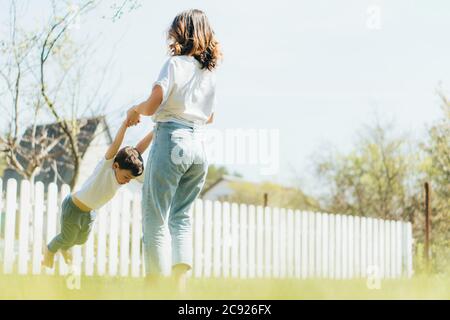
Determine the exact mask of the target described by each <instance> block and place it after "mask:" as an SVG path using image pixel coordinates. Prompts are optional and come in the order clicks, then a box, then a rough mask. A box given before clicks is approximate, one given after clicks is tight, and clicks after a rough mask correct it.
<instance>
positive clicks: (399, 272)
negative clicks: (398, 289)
mask: <svg viewBox="0 0 450 320" xmlns="http://www.w3.org/2000/svg"><path fill="white" fill-rule="evenodd" d="M395 227H396V248H395V267H396V272H395V277H396V278H399V277H401V276H402V231H403V230H402V222H401V221H396V222H395Z"/></svg>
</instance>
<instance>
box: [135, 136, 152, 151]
mask: <svg viewBox="0 0 450 320" xmlns="http://www.w3.org/2000/svg"><path fill="white" fill-rule="evenodd" d="M152 140H153V131H150V133H149V134H147V135H146V136H145V137H144V138H143V139H142V140H141V141H139V143H138V144H137V145H136V149H137V151H139V152H140V153H141V154H143V153H144V152H145V150H147V148H148V146H149V145H150V143H151V142H152Z"/></svg>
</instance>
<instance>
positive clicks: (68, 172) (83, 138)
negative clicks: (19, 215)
mask: <svg viewBox="0 0 450 320" xmlns="http://www.w3.org/2000/svg"><path fill="white" fill-rule="evenodd" d="M100 124H103V127H104V128H105V131H106V132H104V133H105V134H106V135H107V139H108V140H109V142H111V141H112V137H111V133H110V131H109V127H108V125H107V123H106V120H105V117H104V116H99V117H92V118H81V119H77V126H76V127H77V128H79V132H78V134H77V141H78V150H79V152H80V155H81V158H83V157H84V155H85V153H86V151H87V150H88V147H89V145H90V143H91V142H92V141H93V140H94V138H95V135H96V133H97V129H98V127H99V125H100ZM32 137H33V127H31V126H30V127H28V128H27V129H26V130H25V133H24V134H23V136H22V139H21V141H20V147H21V148H20V149H21V150H20V153H21V154H19V155H18V156H17V159H18V161H19V162H20V164H21V165H22V166H24V167H26V166H28V164H29V157H27V154H31V153H33V152H36V153H39V152H41V151H42V149H44V148H47V147H48V146H49V143H50V142H51V141H55V139H59V141H58V143H57V144H56V145H55V146H54V147H52V148H51V149H50V150H49V151H48V154H49V155H50V157H49V158H51V159H52V161H45V162H44V164H43V166H42V167H43V168H44V170H41V173H39V174H38V176H37V177H36V180H39V181H44V182H47V181H48V180H49V181H53V180H54V175H55V173H54V172H52V171H53V169H52V167H54V162H56V165H57V172H58V175H59V176H60V177H61V178H62V179H63V180H64V181H63V182H64V183H67V182H68V181H69V180H70V179H71V177H72V175H73V170H72V164H71V163H72V161H71V160H72V159H71V157H70V152H68V151H67V148H68V145H67V143H68V140H67V137H66V136H65V134H64V132H63V131H62V129H61V127H60V125H59V123H56V122H54V123H49V124H42V125H38V126H36V127H35V133H34V140H35V145H34V146H33V145H32ZM33 149H34V150H33ZM10 170H11V169H9V171H10Z"/></svg>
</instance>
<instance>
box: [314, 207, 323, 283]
mask: <svg viewBox="0 0 450 320" xmlns="http://www.w3.org/2000/svg"><path fill="white" fill-rule="evenodd" d="M314 217H315V220H316V221H315V224H314V228H315V238H314V242H315V243H314V244H315V246H314V253H315V262H314V266H315V267H314V269H315V271H314V277H316V278H320V277H322V213H320V212H317V213H314Z"/></svg>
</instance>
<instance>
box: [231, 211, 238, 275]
mask: <svg viewBox="0 0 450 320" xmlns="http://www.w3.org/2000/svg"><path fill="white" fill-rule="evenodd" d="M238 276H239V206H238V204H237V203H232V204H231V277H233V278H237V277H238Z"/></svg>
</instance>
